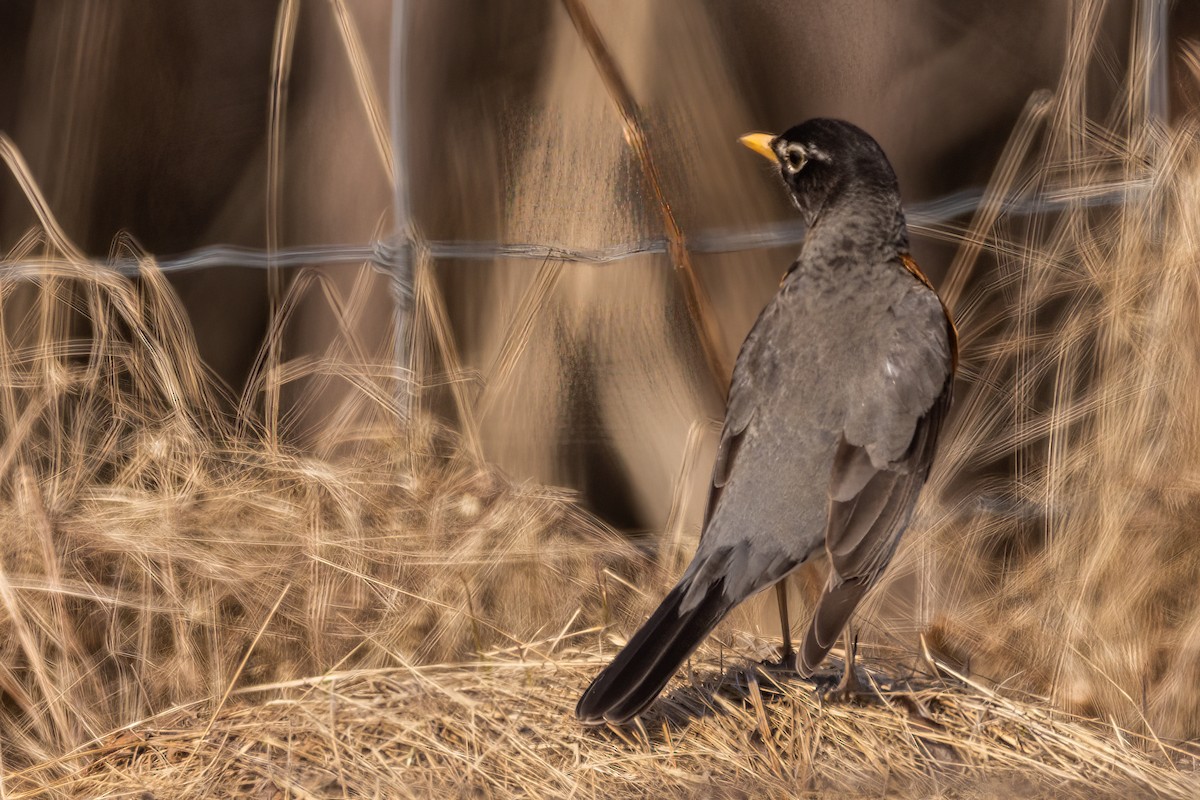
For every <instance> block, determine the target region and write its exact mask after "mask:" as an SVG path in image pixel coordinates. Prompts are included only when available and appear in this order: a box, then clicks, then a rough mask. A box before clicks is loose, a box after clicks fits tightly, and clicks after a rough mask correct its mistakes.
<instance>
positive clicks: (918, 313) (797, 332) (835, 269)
mask: <svg viewBox="0 0 1200 800" xmlns="http://www.w3.org/2000/svg"><path fill="white" fill-rule="evenodd" d="M738 141H739V142H741V143H742V144H743V145H745V146H747V147H749V148H750V149H751V150H753V151H754V152H756V153H758V154H759V155H761V156H764V157H765V158H767V159H768V160H770V161H771V162H772V164H773V166H774V170H773V171H775V172H776V173H777V174H778V176H779V177H780V178H781V179H782V181H783V184H784V186H785V187H786V189H787V192H788V194H789V196H790V198H791V201H792V204H793V205H794V206H795V207H796V209H797V210H798V211H799V212H800V215H801V216H802V217H803V219H804V222H805V223H806V230H805V237H804V241H803V243H802V245H801V248H800V252H799V255H798V257H797V258H796V259H795V261H794V262H793V263H792V264H791V266H790V267H789V268H788V270H787V272H786V273H785V274H784V276H783V279H782V280H781V282H780V285H779V288H778V290H777V292H776V293H775V295H774V296H773V297H772V299H771V300H770V302H768V303H767V305H766V306H765V307H764V308H763V310H762V312H761V313H760V314H759V316H758V318H757V320H756V322H755V323H754V326H753V327H752V328H751V330H750V333H749V334H748V335H747V336H746V339H745V341H744V342H743V344H742V346H741V349H740V351H739V353H738V357H737V360H736V362H735V364H734V368H733V375H732V379H731V381H730V388H729V393H728V399H727V403H726V413H725V420H724V424H723V426H722V430H721V436H720V441H719V445H718V448H717V454H716V458H715V462H714V464H713V470H712V481H711V486H710V489H709V495H708V502H707V506H706V508H705V513H704V520H703V526H702V529H701V534H700V540H699V544H698V546H697V549H696V553H695V556H694V558H693V559H692V561H691V563H690V564H689V565H688V567H687V568H686V570H685V571H684V573H683V576H682V577H681V578H680V580H679V582H678V583H677V584H676V585H675V587H674V588H673V589H671V590H670V592H669V593H668V594H667V595H666V597H665V599H663V601H662V603H661V605H659V607H658V609H657V610H656V611H655V612H654V613H653V614H652V615H651V616H650V617H649V619H648V620H647V621H646V622H645V623H644V624H643V625H642V627H641V628H640V629H639V630H638V631H637V632H636V633H635V634H634V635H633V636H632V637H631V638H630V639H629V641H628V642H627V643H626V645H625V646H624V648H623V649H622V650H621V651H620V652H619V653H618V654H617V655H616V657H615V658H614V659H613V660H612V661H611V662H610V663H609V665H608V666H607V667H605V668H604V669H603V670H602V671H601V672H600V673H599V674H598V675H597V676H596V678H595V679H594V680H593V681H592V682H591V684H590V685H589V686H588V688H587V689H586V690H585V691H584V693H583V695H582V696H581V697H580V699H579V702H578V704H577V705H576V708H575V713H576V716H577V717H578V719H579V720H580V721H581V722H583V723H584V724H586V725H602V724H605V723H613V724H621V723H624V722H628V721H629V720H631V719H632V718H634V717H636V716H638V715H639V714H641V713H642V712H644V711H645V710H646V709H647V708H649V706H650V705H651V704H652V703H653V702H654V700H655V698H657V697H658V695H659V694H660V693H661V692H662V690H663V689H664V688H665V687H666V685H667V683H668V682H669V681H670V679H671V677H672V675H673V674H674V673H675V671H676V670H677V669H678V668H679V666H680V665H681V664H682V663H683V662H684V661H685V660H686V659H687V658H688V656H690V655H691V654H692V652H694V651H695V649H696V648H697V647H698V646H699V645H700V644H701V642H703V640H704V639H705V638H706V637H707V636H708V634H709V633H710V632H711V631H712V630H713V628H715V627H716V625H717V624H718V623H719V622H720V621H721V619H722V618H723V617H724V616H725V615H726V614H728V613H729V611H730V610H732V609H733V608H734V607H735V606H737V605H738V604H740V603H741V602H742V601H744V600H746V599H747V598H748V597H750V596H752V595H754V594H756V593H758V592H760V591H762V590H765V589H767V588H770V587H771V586H775V588H776V596H777V599H778V602H779V613H780V618H781V622H782V627H783V631H784V659H783V660H784V662H785V663H788V664H791V663H793V662H794V664H795V669H796V671H797V672H798V673H799V674H800V676H802V677H809V676H811V675H812V673H813V672H814V671H815V669H816V667H817V666H818V665H819V664H820V662H821V661H822V660H823V659H824V658H825V656H826V655H827V654H828V653H829V650H830V649H831V648H832V647H833V644H834V642H835V641H836V640H837V638H838V636H839V635H841V634H842V632H843V629H844V628H845V627H846V625H847V623H848V621H849V619H850V617H851V615H852V614H853V612H854V610H855V609H856V608H857V606H858V605H859V602H860V601H861V600H862V598H863V596H864V595H865V594H866V593H867V591H868V590H869V589H870V588H871V587H872V586H873V585H874V584H875V583H876V582H877V581H878V579H879V577H880V575H881V574H882V572H883V570H884V568H885V567H887V565H888V563H889V562H890V560H891V558H892V555H893V554H894V553H895V551H896V546H897V544H898V543H899V541H900V537H901V535H902V534H903V533H904V530H905V528H907V527H908V523H909V520H910V518H911V516H912V512H913V508H914V506H915V505H916V502H917V498H918V495H919V493H920V491H921V488H922V486H923V485H924V483H925V481H926V479H927V477H928V475H929V470H930V467H931V465H932V463H933V459H934V454H935V450H936V445H937V441H938V435H939V433H940V431H941V429H942V425H943V422H944V421H945V419H946V415H947V412H948V410H949V408H950V403H951V396H952V392H953V386H954V374H955V370H956V369H957V365H958V334H957V331H956V329H955V326H954V321H953V319H952V317H951V315H950V313H949V311H948V310H947V308H946V306H945V305H944V304H943V303H942V301H941V299H940V298H939V296H938V294H937V293H936V291H935V290H934V288H933V286H932V284H931V283H930V281H929V279H928V278H927V277H926V276H925V275H924V273H922V272H921V270H920V269H919V267H918V266H917V264H916V262H915V261H914V260H913V258H912V255H911V253H910V250H909V241H908V231H907V227H906V223H905V217H904V212H903V209H902V207H901V198H900V189H899V185H898V181H897V178H896V174H895V171H894V170H893V169H892V166H891V164H890V162H889V161H888V159H887V156H886V155H885V154H884V152H883V150H882V148H881V147H880V146H879V144H878V143H877V142H876V141H875V139H873V138H872V137H871V136H870V134H868V133H866V132H865V131H864V130H862V129H861V128H859V127H857V126H855V125H853V124H851V123H849V122H845V121H842V120H836V119H825V118H814V119H810V120H808V121H806V122H803V123H801V124H799V125H796V126H794V127H792V128H790V129H788V130H787V131H786V132H784V133H782V134H780V135H771V134H767V133H750V134H746V135H745V136H742V137H741V138H740V139H739V140H738ZM822 551H824V552H826V553H827V554H828V556H829V573H828V578H827V580H826V582H825V585H824V588H823V590H822V593H821V595H820V598H819V599H818V601H817V604H816V607H815V609H814V612H813V617H812V620H811V622H810V625H809V627H808V631H807V634H806V636H805V639H804V642H803V644H802V646H801V648H800V650H799V652H798V653H793V652H792V648H791V639H790V624H789V623H788V619H787V595H786V592H785V585H786V584H785V583H784V581H785V580H786V578H787V576H788V575H789V574H791V573H792V572H793V571H795V570H796V569H797V568H799V567H800V565H801V564H803V563H804V562H805V561H807V560H808V559H810V558H812V557H814V556H817V555H819V554H820V553H821V552H822ZM852 653H853V650H852V649H850V648H848V651H847V658H846V674H845V678H844V679H843V686H845V685H847V684H848V683H849V681H850V680H851V679H853V678H854V666H853V663H852Z"/></svg>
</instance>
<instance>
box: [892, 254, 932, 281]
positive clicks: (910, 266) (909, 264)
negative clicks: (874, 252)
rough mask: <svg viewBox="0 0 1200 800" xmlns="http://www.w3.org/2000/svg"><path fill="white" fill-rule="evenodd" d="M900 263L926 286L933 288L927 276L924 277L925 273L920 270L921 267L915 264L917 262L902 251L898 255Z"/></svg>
mask: <svg viewBox="0 0 1200 800" xmlns="http://www.w3.org/2000/svg"><path fill="white" fill-rule="evenodd" d="M900 263H901V264H903V265H904V268H905V269H906V270H908V271H909V273H910V274H911V275H912V276H913V277H914V278H916V279H917V280H919V281H920V282H921V283H923V284H925V286H926V287H928V288H930V289H933V284H932V283H930V282H929V278H927V277H925V273H924V272H921V268H920V267H918V266H917V262H916V261H914V260H913V257H912V256H910V255H909V254H908V253H904V254H903V255H901V256H900Z"/></svg>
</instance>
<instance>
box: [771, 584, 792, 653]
mask: <svg viewBox="0 0 1200 800" xmlns="http://www.w3.org/2000/svg"><path fill="white" fill-rule="evenodd" d="M775 599H776V601H778V603H779V629H780V630H781V631H782V632H783V651H782V655H781V656H780V658H779V665H780V666H781V667H787V666H791V665H793V664H795V663H796V651H795V650H793V649H792V623H791V620H790V619H788V600H787V578H780V579H779V581H778V582H777V583H776V584H775Z"/></svg>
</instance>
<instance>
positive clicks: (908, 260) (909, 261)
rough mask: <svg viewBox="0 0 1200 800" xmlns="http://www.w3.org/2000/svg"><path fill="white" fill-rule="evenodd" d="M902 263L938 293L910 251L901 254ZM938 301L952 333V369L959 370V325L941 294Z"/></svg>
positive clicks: (947, 326)
mask: <svg viewBox="0 0 1200 800" xmlns="http://www.w3.org/2000/svg"><path fill="white" fill-rule="evenodd" d="M900 263H901V264H902V265H903V266H904V268H905V269H906V270H908V272H909V274H910V275H912V276H913V277H914V278H916V279H917V280H919V281H920V282H921V283H923V284H925V286H926V287H928V289H929V290H930V291H931V292H933V293H934V294H937V289H934V288H933V284H932V283H930V281H929V278H928V276H926V275H925V273H924V272H922V271H921V268H920V267H918V266H917V262H916V261H914V260H913V257H912V256H910V255H909V254H908V253H904V254H903V255H901V256H900ZM938 302H939V303H941V304H942V313H943V314H945V315H946V330H947V331H948V332H949V333H950V367H951V369H954V370H956V371H957V370H958V327H957V326H955V324H954V317H953V316H952V315H951V314H950V309H948V308H946V303H945V301H943V300H942V296H941V295H938Z"/></svg>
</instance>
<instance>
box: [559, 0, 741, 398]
mask: <svg viewBox="0 0 1200 800" xmlns="http://www.w3.org/2000/svg"><path fill="white" fill-rule="evenodd" d="M562 3H563V7H564V8H565V9H566V11H567V14H568V15H569V16H570V17H571V22H572V23H573V24H574V25H575V30H576V32H577V33H578V34H579V38H580V39H582V40H583V43H584V46H586V47H587V49H588V53H589V54H590V55H591V57H592V61H593V62H594V63H595V65H596V71H597V72H599V73H600V79H601V80H602V81H603V82H604V88H605V89H606V90H607V91H608V96H609V98H610V99H611V100H612V101H613V105H615V106H616V107H617V111H618V112H619V113H620V115H621V125H622V126H623V127H624V129H625V141H627V142H628V143H629V146H630V147H632V148H633V151H634V153H635V154H636V155H637V159H638V163H639V164H641V167H642V174H643V175H644V176H645V178H646V182H647V183H648V184H650V189H651V190H652V191H653V192H654V197H655V199H656V200H657V201H658V209H659V212H660V213H661V215H662V222H663V228H664V229H665V232H666V236H667V252H668V254H669V256H670V258H671V263H672V264H673V265H674V266H675V274H676V275H677V276H678V279H679V285H680V288H681V289H682V290H683V298H684V301H685V302H686V303H687V308H688V315H689V316H690V317H691V320H692V325H693V327H694V328H695V331H696V336H697V338H698V339H699V340H700V347H701V349H702V350H703V351H704V360H705V362H706V363H707V364H708V369H709V372H710V373H711V374H712V378H713V383H714V384H715V385H716V387H717V389H718V391H720V393H721V395H722V396H724V394H725V392H726V391H727V390H728V388H729V373H730V370H729V367H728V366H727V365H726V364H725V361H724V359H723V358H722V357H721V349H720V337H719V335H718V333H719V332H718V330H717V323H716V315H715V314H714V312H713V308H712V301H711V300H710V299H709V297H708V292H706V291H705V289H704V285H703V284H702V283H701V282H700V279H699V277H698V276H697V275H696V270H695V269H694V268H693V267H692V260H691V256H690V255H689V253H688V249H687V242H686V241H685V240H684V236H683V229H681V228H680V227H679V222H678V221H677V220H676V219H675V212H674V211H672V210H671V203H670V202H669V201H668V200H667V196H666V193H665V192H664V191H663V187H662V180H661V179H660V177H659V174H658V168H657V167H656V166H655V164H654V158H653V156H652V155H651V152H650V143H649V140H648V139H647V138H646V125H645V121H644V119H643V117H642V112H641V108H640V107H639V106H638V104H637V100H635V99H634V97H633V92H632V91H630V89H629V84H628V83H626V82H625V78H624V77H623V76H622V75H621V71H620V69H619V68H618V67H617V62H616V61H615V60H614V59H613V57H612V53H611V52H610V51H609V49H608V46H607V45H606V44H605V42H604V37H603V35H601V33H600V29H599V28H597V27H596V23H595V21H593V20H592V17H591V15H590V14H589V13H588V10H587V7H586V6H585V5H584V2H583V0H562Z"/></svg>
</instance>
